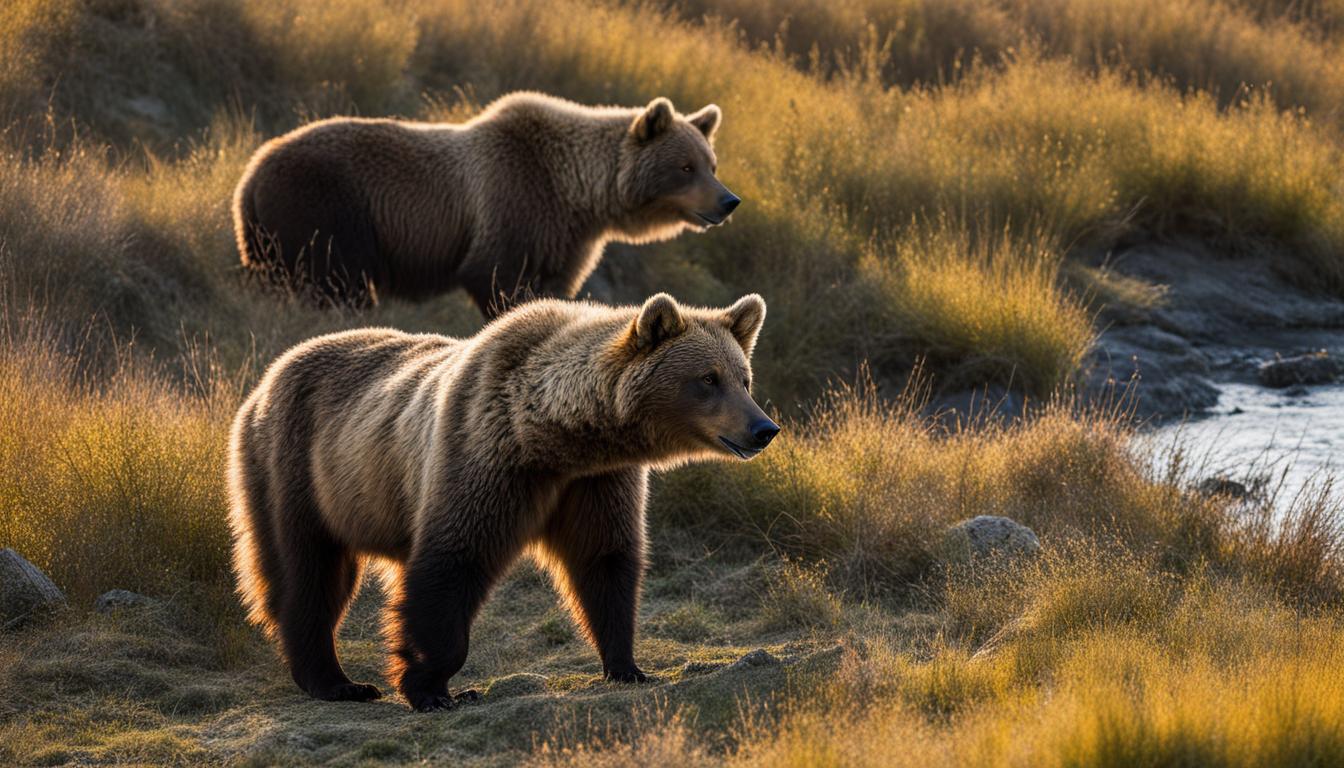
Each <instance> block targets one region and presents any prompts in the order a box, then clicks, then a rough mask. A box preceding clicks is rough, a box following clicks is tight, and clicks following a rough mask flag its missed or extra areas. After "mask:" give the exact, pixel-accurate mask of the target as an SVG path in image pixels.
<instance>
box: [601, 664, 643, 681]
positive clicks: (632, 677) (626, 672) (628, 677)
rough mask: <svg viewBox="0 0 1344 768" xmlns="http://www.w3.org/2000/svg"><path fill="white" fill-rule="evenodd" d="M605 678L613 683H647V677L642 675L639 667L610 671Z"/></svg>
mask: <svg viewBox="0 0 1344 768" xmlns="http://www.w3.org/2000/svg"><path fill="white" fill-rule="evenodd" d="M606 678H607V679H608V680H610V681H611V682H613V683H647V682H648V681H649V676H648V675H646V674H644V672H643V671H642V670H640V668H639V667H631V668H630V669H621V670H612V671H610V672H608V673H607V674H606Z"/></svg>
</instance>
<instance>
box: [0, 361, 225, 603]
mask: <svg viewBox="0 0 1344 768" xmlns="http://www.w3.org/2000/svg"><path fill="white" fill-rule="evenodd" d="M40 341H43V340H39V339H29V340H22V339H20V340H16V339H14V338H13V337H12V336H11V337H10V338H9V339H7V342H8V343H7V344H6V345H4V347H3V349H2V350H0V403H2V404H0V415H2V416H3V421H4V423H5V424H6V425H8V426H7V427H6V428H5V430H4V431H3V434H0V508H3V509H4V515H3V516H0V541H4V542H5V543H6V545H7V546H11V547H14V548H15V549H17V550H18V551H20V552H22V553H23V554H24V556H25V557H27V558H28V559H30V560H32V561H33V562H34V563H35V564H37V566H38V567H39V568H42V569H43V570H44V571H46V572H47V573H49V574H50V575H51V576H52V577H53V578H54V579H56V580H57V582H58V583H59V584H60V585H61V586H62V587H63V588H65V589H66V590H68V591H69V592H70V593H71V595H72V597H73V598H75V599H77V600H79V601H81V602H83V601H85V600H90V599H92V597H93V596H95V595H97V594H98V593H99V592H101V591H103V590H106V589H111V588H113V587H119V588H123V589H132V590H143V591H161V590H165V589H169V588H171V585H173V584H180V583H181V582H182V581H183V580H187V581H199V582H212V583H219V582H227V581H228V562H229V559H228V552H229V540H228V534H227V529H226V528H225V527H224V526H223V522H222V521H223V515H224V509H225V502H224V485H223V479H222V478H223V471H224V447H225V444H226V442H227V432H228V423H229V421H230V419H231V417H232V409H233V403H234V401H235V399H236V397H237V392H236V391H235V390H232V389H227V390H226V389H224V382H223V381H222V380H220V379H218V378H216V377H211V378H210V384H211V385H212V387H213V388H214V389H213V391H210V392H208V393H201V394H198V395H195V396H193V395H188V394H184V393H183V392H182V391H181V390H180V389H177V388H175V387H171V386H169V385H167V384H166V382H164V381H162V380H160V379H158V378H157V377H156V376H154V375H153V374H151V373H146V372H144V371H142V370H138V369H137V368H136V367H135V365H134V364H133V363H130V362H126V363H125V367H123V368H122V369H120V370H118V371H117V372H115V373H113V374H111V375H110V376H109V377H108V378H107V379H106V380H105V381H101V382H99V383H97V384H91V383H81V382H80V379H79V374H78V372H77V371H76V369H75V367H74V366H73V364H72V363H71V361H70V360H68V359H63V358H61V357H60V356H59V355H56V354H54V353H52V352H50V351H43V350H42V349H41V347H40V346H39V342H40Z"/></svg>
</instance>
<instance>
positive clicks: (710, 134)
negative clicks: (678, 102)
mask: <svg viewBox="0 0 1344 768" xmlns="http://www.w3.org/2000/svg"><path fill="white" fill-rule="evenodd" d="M722 121H723V111H722V110H720V109H719V105H718V104H710V105H709V106H707V107H705V108H704V109H702V110H700V111H699V112H696V113H695V114H694V115H688V116H687V117H686V122H688V123H690V124H691V125H694V126H695V127H696V128H697V129H699V131H700V132H701V133H703V134H704V135H705V140H706V141H714V132H715V131H717V130H719V123H720V122H722Z"/></svg>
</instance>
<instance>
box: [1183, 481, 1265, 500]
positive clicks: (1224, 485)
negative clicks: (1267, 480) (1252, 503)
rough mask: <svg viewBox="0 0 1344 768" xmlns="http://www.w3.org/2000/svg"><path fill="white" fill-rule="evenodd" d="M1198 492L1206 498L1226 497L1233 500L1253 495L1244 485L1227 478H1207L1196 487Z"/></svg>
mask: <svg viewBox="0 0 1344 768" xmlns="http://www.w3.org/2000/svg"><path fill="white" fill-rule="evenodd" d="M1196 490H1198V491H1199V492H1200V493H1201V494H1203V495H1205V496H1226V497H1228V498H1232V499H1244V498H1246V497H1248V496H1250V495H1251V490H1250V489H1249V488H1247V487H1246V486H1245V485H1244V484H1243V483H1238V482H1237V481H1236V480H1230V479H1228V478H1226V477H1206V478H1204V479H1203V480H1202V481H1200V483H1199V485H1198V486H1196Z"/></svg>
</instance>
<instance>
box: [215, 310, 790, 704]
mask: <svg viewBox="0 0 1344 768" xmlns="http://www.w3.org/2000/svg"><path fill="white" fill-rule="evenodd" d="M764 318H765V304H764V302H763V301H762V300H761V298H760V297H759V296H756V295H754V294H753V295H751V296H746V297H744V298H742V299H741V300H739V301H738V302H737V303H735V304H734V305H733V306H732V307H730V308H728V309H726V310H710V309H689V308H683V307H680V306H678V305H677V303H676V302H675V301H674V300H673V299H672V298H671V297H670V296H667V295H666V294H658V295H657V296H654V297H653V298H651V299H649V300H648V301H647V302H646V303H645V304H644V306H643V307H624V308H610V307H603V306H597V305H593V304H587V303H580V302H564V301H556V300H550V301H537V302H533V303H529V304H526V305H524V306H522V307H520V308H518V309H516V310H514V311H513V312H511V313H509V314H507V315H504V316H503V317H501V318H499V319H498V320H496V321H495V322H493V323H491V324H490V325H488V326H486V327H485V329H483V330H482V331H481V332H480V333H479V334H477V335H476V336H474V337H472V338H470V339H454V338H448V337H444V336H436V335H428V334H426V335H409V334H405V333H400V332H398V331H393V330H387V329H367V330H359V331H350V332H346V333H337V334H332V335H329V336H322V337H319V338H316V339H313V340H311V341H308V342H306V343H304V344H301V345H299V346H297V347H295V348H294V349H292V350H290V351H289V352H287V353H286V354H285V355H284V356H283V357H281V358H280V359H279V360H277V361H276V362H275V363H274V364H273V365H272V366H271V368H270V370H269V371H268V372H267V373H266V375H265V377H264V378H263V379H262V381H261V383H260V385H258V387H257V389H256V391H255V392H253V393H252V395H251V396H250V397H249V398H248V400H247V402H246V403H244V405H243V406H242V408H241V410H240V411H239V412H238V416H237V419H236V421H235V422H234V428H233V434H232V440H231V446H230V454H229V482H230V494H231V507H232V511H231V523H232V527H233V533H234V556H235V566H236V569H237V574H238V580H239V591H240V592H241V593H242V595H243V598H244V600H245V601H246V603H247V605H248V607H249V609H250V611H251V617H252V619H253V620H254V621H256V622H258V623H260V624H261V625H262V626H264V627H266V628H267V629H268V630H270V631H271V632H272V634H274V635H278V637H279V640H280V642H281V645H282V647H283V650H284V654H285V657H286V658H287V660H288V662H289V665H290V669H291V672H292V673H293V676H294V680H295V682H297V683H298V684H299V686H300V687H302V688H303V689H304V690H306V691H308V692H309V693H310V694H312V695H313V696H316V697H319V698H323V699H361V700H362V699H368V698H374V697H376V696H378V695H379V693H378V690H377V689H376V688H374V687H373V686H371V685H362V684H357V683H352V682H351V681H350V679H349V678H347V677H346V675H345V673H344V672H343V671H342V670H341V667H340V664H339V663H338V661H337V658H336V648H335V641H334V639H333V638H334V632H335V630H336V628H337V627H338V625H339V624H340V622H341V618H342V615H343V613H344V611H345V608H346V606H347V604H348V603H349V601H350V598H351V596H352V594H353V592H354V590H355V588H356V584H357V582H358V580H359V574H360V568H361V565H362V564H363V562H364V561H365V559H366V558H368V557H374V558H378V559H381V560H383V561H385V562H386V563H388V564H389V569H390V570H391V571H392V572H393V574H395V575H394V577H393V578H392V579H391V581H392V582H393V583H392V585H391V586H392V589H391V595H392V597H391V599H390V601H389V606H388V609H387V621H386V629H387V633H388V639H389V646H390V647H391V648H392V649H394V654H393V658H392V664H391V675H390V677H391V679H392V681H393V682H394V683H395V684H396V686H397V689H398V690H399V691H400V692H401V693H402V694H404V695H405V696H406V699H407V701H408V702H409V703H410V705H411V706H413V707H415V708H417V709H435V708H441V707H447V706H450V705H451V703H452V698H451V697H449V694H448V679H449V678H450V677H452V675H453V674H455V673H456V672H457V671H458V669H460V668H461V666H462V663H463V661H464V660H465V658H466V655H467V640H468V630H469V628H470V626H471V623H472V620H473V618H474V617H475V615H476V612H477V609H478V608H479V607H480V606H481V603H482V601H483V600H484V599H485V597H486V595H487V593H488V592H489V590H490V587H491V585H492V584H493V583H494V582H495V580H496V579H497V578H498V577H499V576H500V575H501V574H502V573H504V572H505V570H506V569H507V568H508V566H509V565H510V563H512V562H513V561H514V560H515V559H516V558H517V556H518V555H519V554H520V553H521V552H522V551H523V550H524V549H526V548H529V547H530V548H532V549H533V550H534V551H535V552H536V553H537V554H538V555H540V557H541V559H542V561H543V562H544V563H545V564H546V565H547V566H548V567H549V569H550V570H551V571H552V573H553V574H554V576H555V579H556V582H557V584H558V585H559V587H560V590H561V592H562V593H563V594H564V595H565V597H566V601H567V602H568V603H569V605H570V607H571V608H572V610H573V612H574V614H575V617H576V619H577V621H578V622H579V624H580V625H581V626H582V627H583V629H584V631H585V632H586V634H587V636H588V637H589V638H590V639H591V640H592V642H593V644H594V645H595V646H596V647H597V650H598V652H599V654H600V656H601V658H602V666H603V670H604V671H605V674H606V676H607V677H609V678H611V679H614V680H622V681H640V680H643V679H644V674H643V673H642V672H641V671H640V670H639V668H638V667H637V666H636V665H635V661H634V656H633V648H634V626H635V612H636V605H637V602H638V598H639V588H640V578H641V574H642V572H643V567H644V501H645V493H646V489H647V484H646V477H647V474H648V470H649V468H650V467H656V466H668V465H673V464H676V463H679V462H684V461H688V460H692V459H700V458H708V457H711V456H736V457H738V458H742V459H749V458H751V457H752V456H754V455H755V454H757V453H759V452H760V450H761V449H763V448H764V447H765V446H766V444H768V443H769V442H770V439H771V438H772V437H774V435H775V433H776V432H778V431H779V428H778V427H776V426H775V424H774V423H773V422H771V421H770V419H768V418H767V417H766V416H765V414H764V413H762V412H761V409H760V408H759V407H758V406H757V405H756V403H755V402H754V401H753V400H752V399H751V395H750V393H749V387H750V385H751V367H750V362H749V359H750V355H751V350H752V346H753V345H754V343H755V340H756V335H757V333H758V331H759V330H760V327H761V324H762V322H763V321H764Z"/></svg>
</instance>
